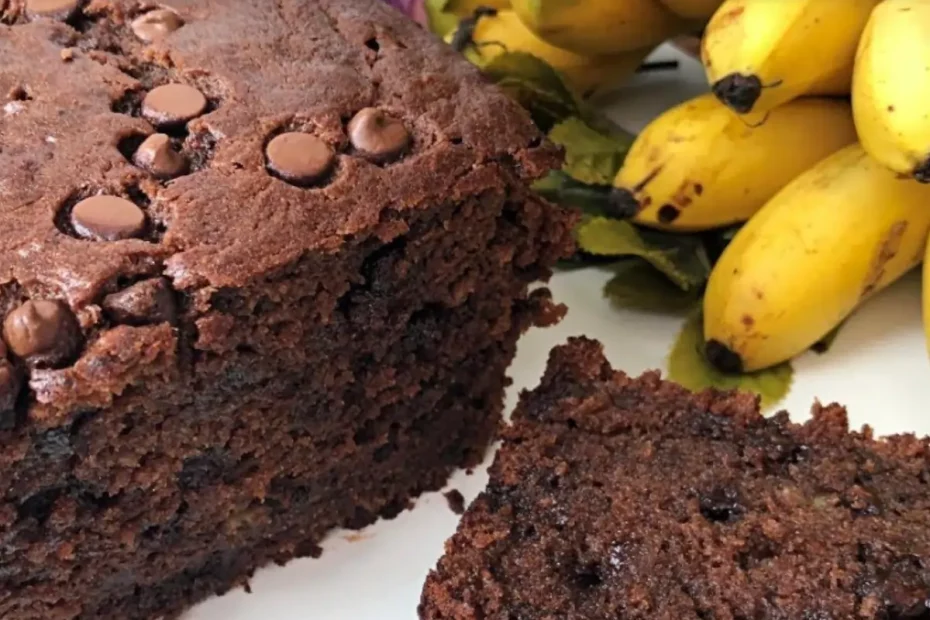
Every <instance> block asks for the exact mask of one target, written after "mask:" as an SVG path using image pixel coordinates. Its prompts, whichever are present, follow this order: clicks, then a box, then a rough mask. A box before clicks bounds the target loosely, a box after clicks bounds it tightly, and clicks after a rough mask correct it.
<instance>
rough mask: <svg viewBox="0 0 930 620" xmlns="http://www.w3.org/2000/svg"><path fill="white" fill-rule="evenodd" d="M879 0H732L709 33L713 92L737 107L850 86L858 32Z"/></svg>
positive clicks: (705, 48)
mask: <svg viewBox="0 0 930 620" xmlns="http://www.w3.org/2000/svg"><path fill="white" fill-rule="evenodd" d="M878 2H879V0H726V2H724V3H723V5H721V6H720V8H719V9H718V10H717V12H716V13H714V16H713V17H712V18H711V20H710V23H709V24H708V25H707V29H706V31H705V33H704V42H703V45H702V49H701V59H702V60H703V62H704V68H705V69H706V71H707V77H708V79H709V80H710V83H711V84H712V85H713V92H714V94H716V95H717V97H719V98H720V100H721V101H723V102H724V103H725V104H726V105H728V106H730V107H731V108H733V110H735V111H736V112H738V113H740V114H745V113H748V112H767V111H769V110H771V109H773V108H775V107H776V106H779V105H781V104H783V103H786V102H788V101H791V100H792V99H795V98H797V97H800V96H801V95H811V94H816V93H824V91H830V92H833V91H837V90H840V91H845V92H844V93H842V94H848V93H849V88H850V84H851V82H852V72H853V63H854V61H855V56H856V45H857V44H858V42H859V35H860V34H861V33H862V30H863V29H864V28H865V24H866V21H867V20H868V18H869V13H870V12H871V10H872V8H873V7H874V6H875V5H876V4H877V3H878Z"/></svg>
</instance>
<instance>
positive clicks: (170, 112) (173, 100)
mask: <svg viewBox="0 0 930 620" xmlns="http://www.w3.org/2000/svg"><path fill="white" fill-rule="evenodd" d="M206 109H207V98H206V97H204V95H203V93H202V92H200V91H199V90H197V89H196V88H194V87H193V86H188V85H187V84H165V85H164V86H158V87H156V88H154V89H152V90H150V91H149V92H148V94H146V95H145V98H144V99H143V100H142V117H143V118H145V119H146V120H147V121H149V122H150V123H152V124H153V125H155V126H156V127H158V128H159V129H165V128H172V127H178V126H179V125H184V124H185V123H187V122H188V121H190V120H192V119H194V118H197V117H198V116H200V115H201V114H203V113H204V112H205V111H206Z"/></svg>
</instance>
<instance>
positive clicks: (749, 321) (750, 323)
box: [740, 314, 756, 329]
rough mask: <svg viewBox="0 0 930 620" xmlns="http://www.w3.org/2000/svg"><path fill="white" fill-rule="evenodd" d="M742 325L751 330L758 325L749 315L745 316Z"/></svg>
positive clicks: (741, 321)
mask: <svg viewBox="0 0 930 620" xmlns="http://www.w3.org/2000/svg"><path fill="white" fill-rule="evenodd" d="M740 323H742V324H743V326H744V327H745V328H747V329H749V328H751V327H752V326H753V325H755V324H756V320H755V319H754V318H752V317H751V316H749V315H748V314H744V315H743V316H742V318H741V319H740Z"/></svg>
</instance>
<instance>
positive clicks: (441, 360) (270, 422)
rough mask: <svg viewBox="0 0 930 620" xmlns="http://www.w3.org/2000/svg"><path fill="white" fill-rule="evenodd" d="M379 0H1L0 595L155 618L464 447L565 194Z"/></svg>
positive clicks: (541, 315)
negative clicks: (537, 190) (538, 182)
mask: <svg viewBox="0 0 930 620" xmlns="http://www.w3.org/2000/svg"><path fill="white" fill-rule="evenodd" d="M555 163H557V157H556V154H555V153H554V152H553V151H552V150H551V149H550V148H549V147H548V146H546V145H545V144H544V143H541V140H540V136H539V134H538V133H537V132H536V130H535V129H534V126H533V125H532V123H531V121H530V120H529V118H528V117H527V116H526V115H524V114H523V113H522V111H521V110H520V109H519V108H518V106H516V105H515V104H513V103H511V102H510V101H509V100H508V99H507V98H506V97H505V96H504V95H503V94H501V93H500V92H498V91H497V90H495V89H494V88H493V87H491V86H489V85H487V84H486V83H484V82H483V81H482V79H481V77H480V75H479V74H478V73H477V72H476V71H474V70H473V69H472V68H471V67H469V66H468V65H467V64H466V63H465V62H462V61H460V60H459V59H457V58H456V56H455V55H454V54H453V53H452V52H451V51H447V50H446V49H445V47H444V46H443V45H442V44H441V43H439V42H437V41H434V40H433V39H432V38H431V36H430V35H429V34H428V33H426V32H425V31H424V30H422V29H421V28H419V27H418V26H417V25H415V24H414V23H412V22H408V21H406V20H405V19H404V18H402V17H401V16H400V15H399V14H397V13H395V12H394V11H393V9H391V8H389V7H387V6H386V5H385V4H384V3H383V2H380V1H379V0H278V1H276V2H270V1H268V0H169V2H167V3H165V4H162V3H158V4H154V3H151V2H135V1H125V2H116V1H110V0H89V1H83V0H0V223H2V227H0V267H2V270H0V323H2V336H3V343H4V345H3V346H2V348H0V354H2V355H0V427H2V428H0V472H2V477H0V488H2V494H0V618H3V619H4V620H27V619H29V620H32V619H44V620H64V619H69V620H70V619H82V620H83V619H90V618H107V619H117V618H118V619H120V620H123V619H137V618H138V619H147V618H169V617H173V616H175V615H176V614H177V613H179V611H180V610H181V609H182V608H184V607H186V606H188V605H189V604H191V603H192V602H194V601H197V600H198V599H201V598H203V597H204V596H206V595H209V594H212V593H215V592H222V591H224V590H226V589H228V588H230V587H232V586H234V585H236V584H241V583H242V582H243V581H244V580H245V579H246V578H247V576H248V575H249V574H250V573H251V572H252V571H253V570H254V569H255V568H257V567H259V566H261V565H263V564H266V563H268V562H272V561H274V562H282V561H286V560H288V559H290V558H292V557H295V556H300V555H308V554H310V555H312V554H314V553H317V552H318V550H319V549H318V547H317V543H318V542H319V541H320V539H321V538H322V537H323V535H324V534H325V533H326V532H327V531H328V530H330V529H332V528H334V527H340V526H341V527H350V528H357V527H361V526H364V525H366V524H368V523H370V522H372V521H373V520H374V519H376V518H377V517H378V516H379V515H384V516H391V515H394V514H396V513H397V512H398V511H399V510H402V509H403V508H404V507H405V506H407V505H408V502H409V500H410V498H411V497H412V496H415V495H416V494H418V493H421V492H423V491H424V490H427V489H435V488H438V487H440V486H441V485H442V484H443V482H444V480H445V478H446V476H447V475H448V473H449V472H450V471H451V470H452V469H453V468H455V467H458V466H461V465H466V464H472V463H474V462H475V461H476V460H477V459H478V458H480V456H481V455H482V453H483V450H484V449H485V447H486V444H487V443H488V441H489V438H490V437H491V436H492V434H493V433H494V431H495V429H496V427H497V424H498V422H499V418H500V413H501V408H502V393H503V388H504V385H505V382H506V380H505V374H504V372H505V368H506V367H507V365H508V363H509V362H510V360H511V358H512V356H513V353H514V348H515V343H516V340H517V337H518V336H519V334H520V333H521V331H523V330H524V329H525V328H527V327H528V326H529V325H530V324H532V323H534V322H541V321H546V320H550V319H552V318H553V315H554V307H553V306H552V305H551V304H550V302H549V301H548V298H547V296H546V294H545V293H544V292H540V293H536V294H534V295H528V293H527V287H528V285H529V284H530V283H532V282H533V281H535V280H538V279H540V278H545V277H547V276H548V274H549V268H550V267H551V265H553V263H554V262H555V261H556V260H557V259H558V258H559V257H560V256H562V255H563V254H565V253H566V252H567V251H569V246H570V244H571V241H570V227H571V224H572V217H571V216H569V215H568V214H566V213H564V212H562V211H560V210H558V209H556V208H554V207H552V206H551V205H549V204H547V203H545V202H544V201H542V200H540V199H539V198H537V197H535V196H534V195H532V194H531V193H530V192H529V191H528V190H527V186H528V183H529V181H530V180H532V179H533V178H535V177H537V176H539V175H541V174H542V173H544V172H545V171H546V170H547V169H548V168H549V167H550V166H552V165H553V164H555Z"/></svg>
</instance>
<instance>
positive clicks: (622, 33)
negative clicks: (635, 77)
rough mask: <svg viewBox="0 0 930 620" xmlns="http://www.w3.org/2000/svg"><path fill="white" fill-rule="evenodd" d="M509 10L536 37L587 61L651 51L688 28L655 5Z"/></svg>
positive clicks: (569, 2)
mask: <svg viewBox="0 0 930 620" xmlns="http://www.w3.org/2000/svg"><path fill="white" fill-rule="evenodd" d="M511 5H512V6H513V9H514V11H516V12H517V15H519V16H520V19H521V20H523V23H525V24H526V25H527V26H528V27H529V28H530V30H532V31H533V32H535V33H536V34H537V35H538V36H539V38H541V39H543V40H545V41H548V42H549V43H551V44H552V45H555V46H558V47H561V48H562V49H566V50H571V51H573V52H576V53H578V54H584V55H586V56H601V55H609V54H617V53H620V52H630V51H633V50H638V49H641V48H644V47H655V46H656V45H658V44H659V43H661V42H663V41H665V40H666V39H668V38H670V37H672V36H673V35H676V34H680V33H682V32H684V31H685V30H686V29H687V26H688V24H687V23H686V22H685V21H684V20H682V19H681V18H679V17H678V16H676V15H675V14H674V13H672V12H671V11H669V10H668V9H666V8H665V7H664V6H663V5H661V4H659V2H657V1H656V0H511Z"/></svg>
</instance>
